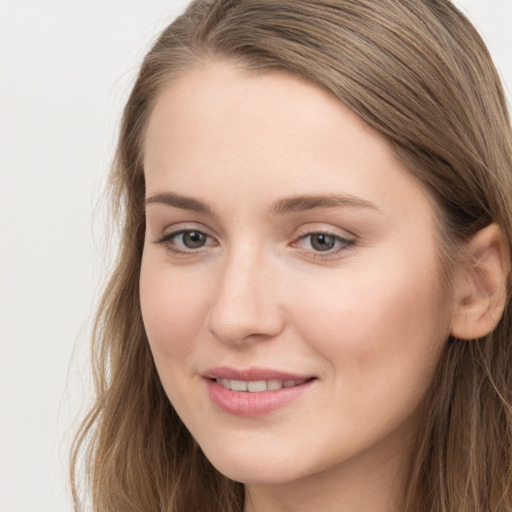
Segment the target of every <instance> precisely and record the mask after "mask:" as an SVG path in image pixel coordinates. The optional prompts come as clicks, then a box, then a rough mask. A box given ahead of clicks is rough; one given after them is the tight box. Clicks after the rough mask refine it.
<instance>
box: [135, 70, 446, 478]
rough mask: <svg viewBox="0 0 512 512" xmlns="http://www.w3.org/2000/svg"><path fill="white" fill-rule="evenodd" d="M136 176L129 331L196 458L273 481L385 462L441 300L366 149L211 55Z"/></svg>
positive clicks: (151, 137) (358, 131) (395, 197)
mask: <svg viewBox="0 0 512 512" xmlns="http://www.w3.org/2000/svg"><path fill="white" fill-rule="evenodd" d="M144 166H145V172H146V184H147V190H146V202H147V208H146V215H147V232H146V239H145V246H144V254H143V260H142V269H141V276H140V289H141V305H142V313H143V319H144V324H145V327H146V331H147V335H148V339H149V343H150V346H151V350H152V352H153V356H154V359H155V363H156V366H157V369H158V372H159V375H160V378H161V381H162V383H163V386H164V388H165V390H166V392H167V395H168V397H169V399H170V401H171V402H172V404H173V406H174V407H175V409H176V411H177V412H178V414H179V415H180V417H181V419H182V420H183V422H184V423H185V425H186V426H187V428H188V429H189V430H190V432H191V434H192V435H193V436H194V438H195V439H196V440H197V442H198V443H199V445H200V446H201V448H202V449H203V451H204V452H205V454H206V456H207V457H208V458H209V459H210V460H211V462H212V463H213V464H214V465H215V466H216V467H217V468H218V469H219V470H220V471H221V472H222V473H224V474H226V475H227V476H229V477H231V478H233V479H235V480H238V481H243V482H248V483H253V484H255V483H260V484H262V483H272V484H276V483H285V482H293V481H299V480H300V479H304V478H308V477H313V476H314V475H319V474H326V472H336V471H342V470H343V471H346V470H347V468H349V467H351V465H352V466H354V465H355V464H358V463H362V461H363V460H364V461H365V462H364V464H363V463H362V464H363V466H364V465H366V466H367V467H371V466H372V464H375V461H378V460H380V461H381V462H382V461H385V460H388V459H389V458H390V457H392V456H394V455H395V454H397V453H401V452H403V451H404V450H405V446H406V444H407V442H406V440H407V439H411V438H412V437H413V436H414V433H415V431H416V429H417V427H418V424H419V422H421V415H422V401H423V399H424V397H425V394H426V391H427V389H428V387H429V384H430V382H431V380H432V376H433V372H434V370H435V366H436V363H437V361H438V359H439V354H440V350H441V348H442V346H443V344H444V343H445V340H446V339H447V337H448V334H449V330H450V316H451V305H450V304H449V303H448V301H447V299H446V298H445V297H444V294H443V291H442V286H441V283H440V280H439V274H440V272H439V262H438V260H437V258H436V240H435V228H434V219H433V210H432V206H431V203H430V202H429V199H428V198H427V196H426V195H425V193H424V192H423V191H422V189H421V188H420V186H419V185H418V184H417V182H416V181H415V179H414V178H412V177H411V176H410V175H409V174H408V173H407V171H406V170H405V169H404V168H403V166H402V165H401V164H400V163H399V162H398V161H397V159H396V158H395V157H394V155H393V153H392V152H391V150H390V148H389V146H388V144H387V143H386V141H385V140H383V138H382V137H381V136H380V135H379V134H377V133H376V132H375V131H373V130H372V129H371V128H370V127H369V126H367V125H366V124H365V123H364V122H363V121H361V120H360V119H359V118H358V117H357V116H356V115H355V114H353V113H352V112H351V111H350V110H348V109H347V108H345V107H344V106H343V105H342V104H341V103H340V102H339V101H338V100H336V99H334V98H333V97H331V96H330V95H328V94H327V93H326V92H324V91H322V90H321V89H320V88H318V87H316V86H314V85H311V84H308V83H305V82H303V81H301V80H299V79H298V78H296V77H292V76H288V75H285V74H277V73H276V74H272V73H270V74H264V75H256V74H251V73H249V72H246V71H244V70H242V69H240V68H237V67H236V66H235V65H234V64H229V63H212V64H209V65H207V66H205V67H202V68H199V69H194V70H192V71H189V72H188V73H187V74H185V75H184V76H182V77H181V78H180V79H178V80H176V81H175V82H173V83H172V84H171V85H169V86H168V87H167V88H166V89H165V90H164V91H163V92H162V94H161V95H160V97H159V99H158V101H157V103H156V106H155V108H154V111H153V113H152V116H151V118H150V121H149V125H148V130H147V138H146V151H145V160H144Z"/></svg>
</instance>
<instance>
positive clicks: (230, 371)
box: [202, 366, 313, 381]
mask: <svg viewBox="0 0 512 512" xmlns="http://www.w3.org/2000/svg"><path fill="white" fill-rule="evenodd" d="M202 375H203V377H205V378H207V379H229V380H246V381H255V380H305V379H311V378H313V375H306V374H299V373H290V372H284V371H281V370H274V369H271V368H244V369H239V368H231V367H229V366H217V367H215V368H209V369H208V370H206V371H205V372H203V374H202Z"/></svg>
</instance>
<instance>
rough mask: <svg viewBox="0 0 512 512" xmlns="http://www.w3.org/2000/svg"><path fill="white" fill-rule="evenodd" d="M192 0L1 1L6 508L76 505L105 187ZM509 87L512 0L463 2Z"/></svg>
mask: <svg viewBox="0 0 512 512" xmlns="http://www.w3.org/2000/svg"><path fill="white" fill-rule="evenodd" d="M186 3H187V2H186V0H107V1H105V0H104V1H101V0H45V1H41V0H0V172H1V175H0V336H1V345H0V512H61V511H62V512H64V511H69V510H71V508H72V507H71V501H70V498H69V491H68V486H67V458H68V449H69V440H70V439H71V433H72V431H73V421H74V418H75V417H76V414H77V412H78V411H79V410H80V409H81V408H83V405H84V403H85V402H86V399H87V396H88V390H89V388H90V382H89V381H90V379H89V377H88V370H87V357H88V352H87V351H88V343H89V340H88V332H89V322H90V316H91V315H92V311H93V309H94V306H93V304H94V300H95V299H96V298H97V296H98V294H99V290H100V288H101V277H102V276H103V275H104V272H105V269H106V263H105V257H104V253H103V252H102V243H103V238H102V229H103V228H102V225H103V217H102V215H103V210H102V208H101V207H100V206H98V205H99V204H100V199H101V197H100V196H101V191H102V187H103V183H104V178H105V175H106V173H107V171H108V167H109V163H110V159H111V156H112V153H113V149H114V145H115V134H116V129H117V123H118V120H119V117H120V111H121V108H122V106H123V103H124V101H125V99H126V97H127V94H128V91H129V88H130V84H131V83H132V81H133V77H134V74H135V72H136V70H137V66H138V63H139V62H140V61H141V59H142V57H143V55H144V53H145V51H146V50H147V49H148V48H149V45H150V43H151V41H152V40H153V39H154V38H155V36H156V35H157V34H158V32H159V31H160V30H161V29H162V28H163V27H164V26H165V25H167V24H168V23H169V22H170V20H171V19H172V18H173V17H174V16H175V15H176V14H177V13H178V12H180V11H181V9H182V8H183V6H184V5H185V4H186ZM457 4H458V5H459V6H461V8H462V9H463V10H464V11H465V12H466V13H467V14H468V15H469V17H470V18H471V19H472V20H473V22H474V23H475V24H476V26H477V27H478V28H479V29H480V31H481V32H482V33H483V35H484V38H485V39H486V41H487V43H488V45H489V47H490V50H491V53H492V54H493V56H494V58H495V61H496V63H497V65H498V68H499V69H500V72H501V74H502V76H503V78H504V80H505V82H506V87H507V89H508V94H509V99H510V98H511V97H512V96H511V91H512V30H511V29H510V27H511V26H512V0H486V1H484V0H460V1H458V2H457Z"/></svg>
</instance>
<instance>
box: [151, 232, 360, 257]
mask: <svg viewBox="0 0 512 512" xmlns="http://www.w3.org/2000/svg"><path fill="white" fill-rule="evenodd" d="M187 233H189V234H190V233H198V234H199V235H203V236H205V237H206V239H210V240H213V238H212V237H211V236H209V235H208V234H207V233H205V232H204V231H201V230H199V229H180V230H178V231H173V232H172V233H169V234H167V235H164V236H163V237H162V238H159V239H157V240H155V242H154V243H156V244H160V245H163V246H165V248H166V250H168V251H169V252H171V253H172V254H175V255H177V256H191V255H196V254H199V253H200V252H201V249H203V247H205V245H202V246H201V247H198V248H197V250H196V249H192V248H188V249H186V250H183V249H178V248H177V247H176V243H175V239H176V238H177V237H178V236H180V235H185V234H187ZM315 235H316V236H318V235H324V236H327V237H331V238H332V239H333V240H334V243H335V244H338V246H337V247H335V248H333V249H329V250H327V251H315V250H314V249H305V250H304V251H305V252H306V251H307V253H308V255H312V256H313V257H314V258H318V259H329V258H333V257H335V256H337V255H338V254H340V253H342V252H344V251H346V250H348V249H349V248H351V247H353V246H354V244H355V243H356V240H355V239H354V238H346V237H343V236H340V235H337V234H335V233H331V232H329V231H322V230H319V231H310V232H308V233H304V234H303V235H300V236H299V237H298V238H297V239H296V240H295V241H294V242H293V243H292V244H291V245H292V246H297V245H300V243H301V242H302V241H303V240H306V239H307V238H311V237H313V236H315Z"/></svg>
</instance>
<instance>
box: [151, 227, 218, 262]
mask: <svg viewBox="0 0 512 512" xmlns="http://www.w3.org/2000/svg"><path fill="white" fill-rule="evenodd" d="M190 232H197V233H201V234H203V235H205V236H206V237H207V240H209V241H210V242H208V241H207V242H206V243H205V244H204V245H202V246H201V247H198V248H196V249H194V248H187V247H186V246H184V245H182V244H176V243H174V240H175V238H176V237H178V236H179V235H182V234H185V233H190ZM211 241H213V242H214V243H213V244H212V243H211ZM152 243H154V244H157V245H162V246H164V247H165V248H166V250H168V251H169V252H171V253H173V254H175V255H178V256H194V255H199V254H201V253H202V252H203V250H204V249H205V248H209V247H212V246H215V245H218V242H217V241H216V239H215V237H214V236H213V235H212V234H211V233H210V230H209V229H207V228H206V227H205V226H203V225H201V224H197V223H185V222H184V223H179V224H176V225H173V226H168V227H167V229H166V230H164V234H162V235H161V236H158V237H155V238H153V240H152Z"/></svg>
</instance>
